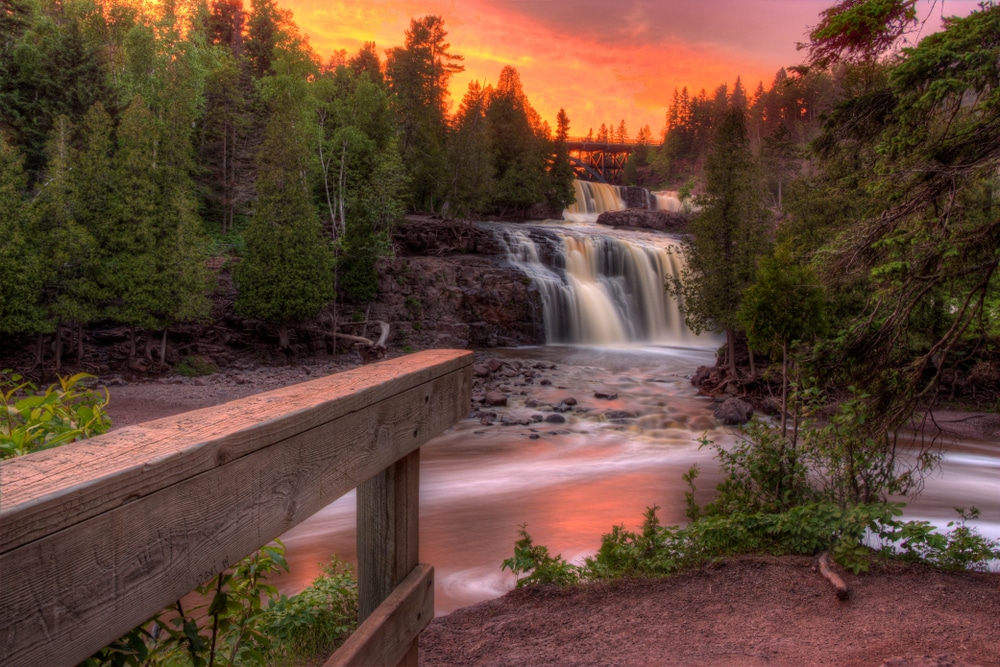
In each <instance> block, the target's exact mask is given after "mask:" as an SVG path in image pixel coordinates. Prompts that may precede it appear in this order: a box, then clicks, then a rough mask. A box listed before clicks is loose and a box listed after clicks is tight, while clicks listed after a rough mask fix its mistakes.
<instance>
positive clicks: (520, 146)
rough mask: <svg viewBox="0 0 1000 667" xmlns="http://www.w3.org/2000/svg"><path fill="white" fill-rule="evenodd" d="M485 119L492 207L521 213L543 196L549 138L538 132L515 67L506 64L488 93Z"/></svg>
mask: <svg viewBox="0 0 1000 667" xmlns="http://www.w3.org/2000/svg"><path fill="white" fill-rule="evenodd" d="M486 122H487V124H488V126H489V130H490V137H491V144H492V153H493V157H494V170H495V173H496V178H497V190H496V196H495V198H494V201H495V206H496V207H497V208H498V209H499V210H500V211H501V212H503V213H506V214H508V215H509V214H514V215H524V214H525V213H526V212H527V210H528V209H529V208H530V207H531V206H532V205H534V204H537V203H538V202H541V201H544V199H545V194H546V173H545V168H546V162H547V159H546V158H547V155H546V154H547V144H548V143H549V141H548V138H547V137H545V136H542V135H541V132H540V131H539V128H538V126H537V122H538V121H537V113H536V112H535V110H534V109H532V108H531V105H530V103H529V102H528V99H527V97H525V95H524V90H523V89H522V88H521V78H520V76H519V75H518V73H517V70H516V69H514V68H513V67H510V66H509V65H508V66H507V67H504V68H503V70H502V71H501V72H500V78H499V80H498V81H497V86H496V88H495V89H494V91H493V94H492V95H491V96H490V103H489V107H488V108H487V110H486Z"/></svg>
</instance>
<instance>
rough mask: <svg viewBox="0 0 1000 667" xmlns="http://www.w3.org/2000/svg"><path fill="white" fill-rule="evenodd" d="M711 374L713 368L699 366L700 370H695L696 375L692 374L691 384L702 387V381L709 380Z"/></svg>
mask: <svg viewBox="0 0 1000 667" xmlns="http://www.w3.org/2000/svg"><path fill="white" fill-rule="evenodd" d="M711 374H712V369H711V368H709V367H708V366H699V367H698V370H696V371H695V372H694V375H692V376H691V384H693V385H694V386H695V387H700V386H701V383H702V382H704V381H705V380H707V379H708V378H709V376H710V375H711Z"/></svg>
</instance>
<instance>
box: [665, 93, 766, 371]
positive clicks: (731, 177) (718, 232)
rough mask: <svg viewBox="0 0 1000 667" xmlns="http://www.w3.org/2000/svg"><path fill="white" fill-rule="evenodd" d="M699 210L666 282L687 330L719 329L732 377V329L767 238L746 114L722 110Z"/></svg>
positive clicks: (707, 167)
mask: <svg viewBox="0 0 1000 667" xmlns="http://www.w3.org/2000/svg"><path fill="white" fill-rule="evenodd" d="M699 203H700V204H701V206H702V211H701V213H700V214H699V215H698V216H697V217H696V218H695V219H694V221H693V222H692V223H691V229H690V235H689V236H688V237H687V239H686V240H685V241H684V243H683V248H684V257H685V258H686V260H687V267H686V268H685V270H684V271H683V272H682V274H681V277H680V278H679V279H678V280H675V281H673V282H672V283H671V284H670V285H668V288H669V289H670V290H671V291H672V292H674V293H675V294H677V295H678V296H680V297H681V298H682V302H683V310H684V320H685V322H687V325H688V326H689V327H690V328H691V330H692V331H695V332H701V331H706V330H709V331H725V332H726V340H727V343H728V347H729V355H728V356H729V371H730V376H731V377H732V378H734V379H735V378H736V330H737V329H738V327H739V325H740V322H739V317H738V314H739V310H740V304H741V302H742V299H743V292H744V291H745V290H746V289H747V287H749V286H750V285H751V284H752V283H753V281H754V278H755V276H756V272H757V262H758V259H759V258H760V257H761V256H762V255H763V254H764V253H766V252H767V249H768V247H769V246H770V242H771V241H770V239H771V232H772V230H771V216H770V213H769V212H768V210H767V208H766V207H765V206H764V201H763V186H762V184H761V181H760V176H759V169H758V167H757V165H756V163H755V161H754V157H753V153H752V152H751V150H750V141H749V138H748V136H747V129H746V116H745V114H744V112H743V111H741V110H739V109H731V110H729V111H728V112H726V114H725V115H724V116H723V119H722V124H721V125H720V127H719V129H718V131H717V132H716V135H715V137H714V139H713V141H712V146H711V151H710V152H709V156H708V160H707V162H706V164H705V196H704V197H701V198H700V202H699Z"/></svg>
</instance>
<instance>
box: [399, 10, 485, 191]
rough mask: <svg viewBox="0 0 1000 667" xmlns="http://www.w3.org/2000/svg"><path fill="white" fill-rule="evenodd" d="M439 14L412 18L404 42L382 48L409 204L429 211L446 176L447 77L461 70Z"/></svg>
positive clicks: (444, 189)
mask: <svg viewBox="0 0 1000 667" xmlns="http://www.w3.org/2000/svg"><path fill="white" fill-rule="evenodd" d="M447 35H448V33H447V32H446V31H445V29H444V21H443V20H442V19H441V17H439V16H433V15H430V16H425V17H424V18H422V19H412V20H411V21H410V28H409V30H407V31H406V42H405V45H404V46H402V47H396V48H394V49H392V50H391V51H389V52H388V53H387V58H386V64H385V77H386V80H387V81H388V83H389V88H390V90H391V91H392V94H393V105H394V107H395V110H396V114H397V117H398V119H399V124H400V129H399V131H400V151H401V153H402V157H403V164H404V165H405V167H406V172H407V174H408V176H409V182H410V207H411V208H412V209H416V210H424V211H435V210H437V209H438V208H439V207H440V206H441V204H442V203H443V199H444V193H445V192H446V191H447V188H448V183H449V182H450V180H451V179H450V178H449V176H450V174H449V173H448V165H447V163H446V161H445V142H446V137H447V121H446V118H447V112H448V82H449V80H450V79H451V77H452V75H454V74H456V73H458V72H461V71H463V70H464V69H465V68H464V67H463V66H462V65H461V64H460V63H461V61H462V60H463V58H462V56H459V55H455V54H452V53H449V49H450V48H451V45H450V44H448V43H447V42H446V41H445V38H446V37H447Z"/></svg>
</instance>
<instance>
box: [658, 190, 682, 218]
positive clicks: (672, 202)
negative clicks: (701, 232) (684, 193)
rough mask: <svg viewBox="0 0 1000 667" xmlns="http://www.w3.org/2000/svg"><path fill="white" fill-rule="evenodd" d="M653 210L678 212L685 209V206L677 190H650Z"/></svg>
mask: <svg viewBox="0 0 1000 667" xmlns="http://www.w3.org/2000/svg"><path fill="white" fill-rule="evenodd" d="M649 199H650V202H649V203H650V206H649V210H651V211H667V212H668V213H678V212H680V211H682V210H683V208H684V206H683V204H681V200H680V197H678V196H677V192H676V191H673V190H664V191H662V192H650V193H649Z"/></svg>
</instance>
